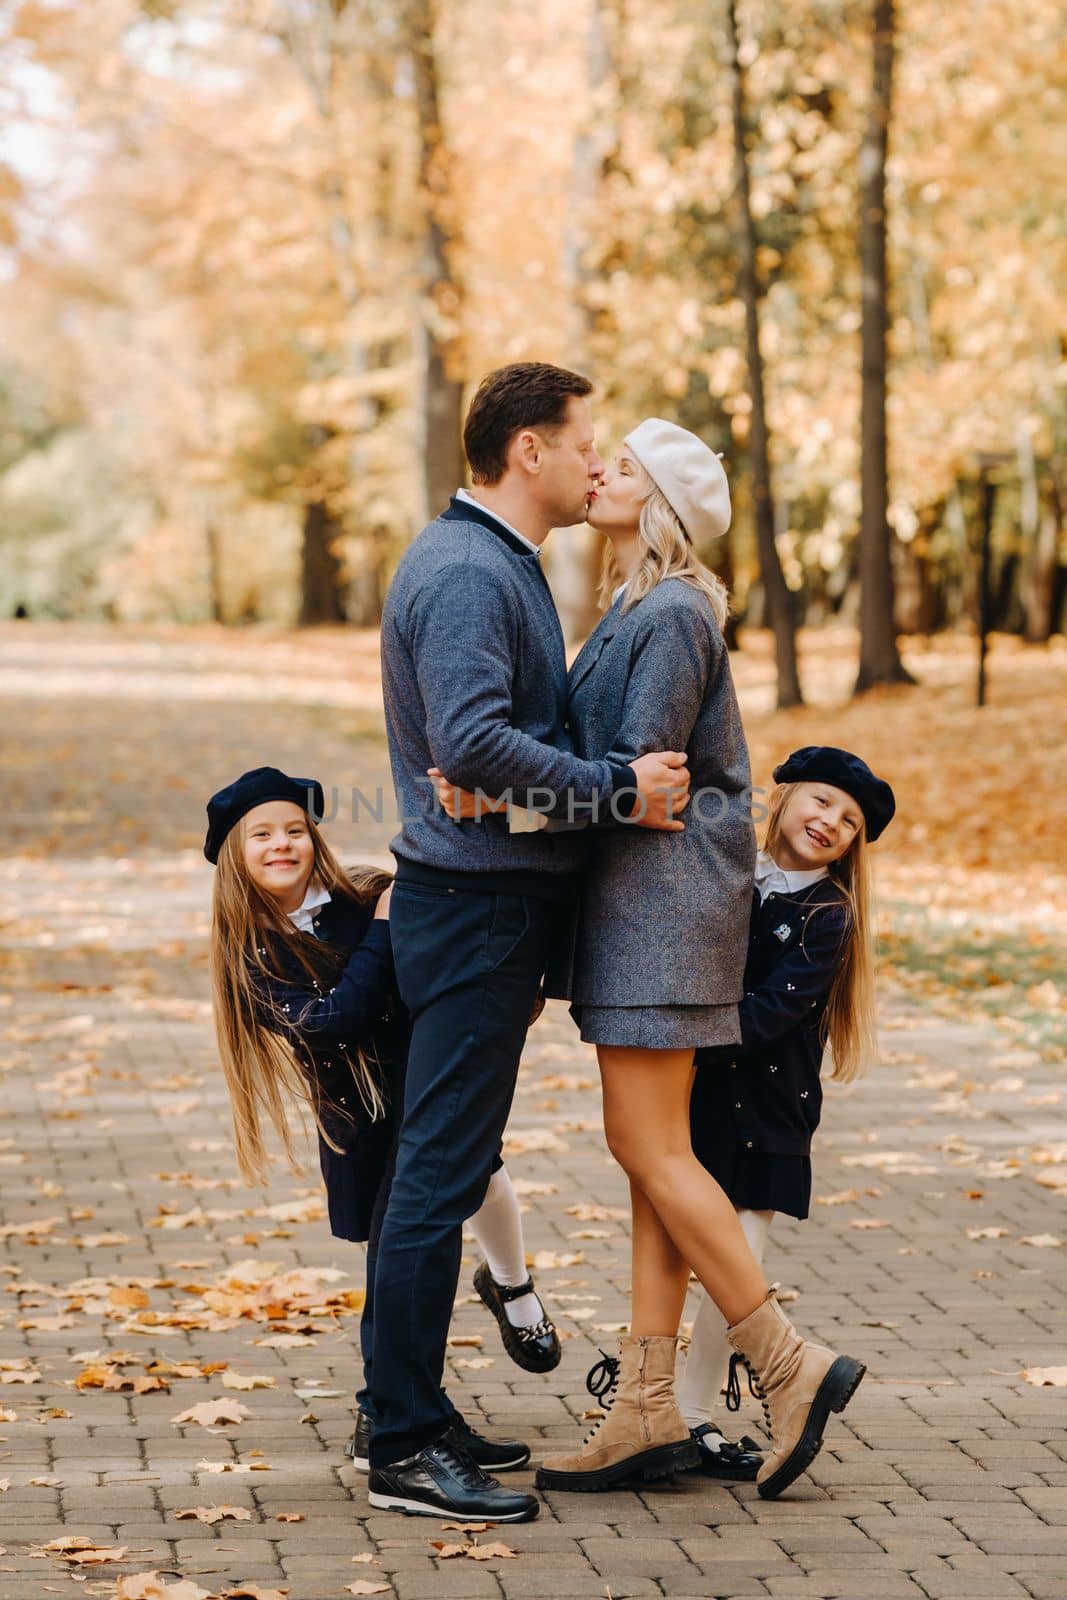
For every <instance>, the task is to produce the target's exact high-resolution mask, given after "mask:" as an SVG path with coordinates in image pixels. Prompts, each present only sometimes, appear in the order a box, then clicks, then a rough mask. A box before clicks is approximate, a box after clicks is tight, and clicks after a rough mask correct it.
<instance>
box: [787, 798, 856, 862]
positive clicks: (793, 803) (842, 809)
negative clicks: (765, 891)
mask: <svg viewBox="0 0 1067 1600" xmlns="http://www.w3.org/2000/svg"><path fill="white" fill-rule="evenodd" d="M778 827H779V834H778V840H777V842H776V844H775V848H774V859H775V861H776V863H777V864H778V866H780V867H781V868H782V869H783V871H785V872H811V871H813V870H814V869H815V868H816V867H828V866H829V865H830V864H831V862H834V861H840V859H841V857H842V856H843V855H844V854H845V852H846V851H847V850H848V848H849V846H850V845H851V844H852V841H853V839H855V837H856V835H857V834H858V833H859V832H860V830H861V829H862V827H863V812H862V811H861V810H860V808H859V806H858V805H857V804H856V802H855V800H853V798H852V796H851V795H850V794H846V793H845V791H844V789H835V788H834V785H833V784H832V783H798V784H797V786H796V792H795V793H794V794H792V795H790V797H789V800H788V802H787V803H786V807H785V810H784V811H783V812H782V815H781V818H780V820H779V824H778Z"/></svg>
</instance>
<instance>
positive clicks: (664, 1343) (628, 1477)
mask: <svg viewBox="0 0 1067 1600" xmlns="http://www.w3.org/2000/svg"><path fill="white" fill-rule="evenodd" d="M677 1347H678V1341H677V1339H669V1338H666V1337H665V1336H659V1337H648V1338H635V1337H634V1336H633V1335H632V1334H627V1335H626V1336H625V1337H624V1338H622V1339H620V1340H619V1359H618V1361H615V1360H614V1358H613V1357H610V1356H608V1357H605V1365H606V1367H607V1369H608V1372H609V1374H610V1381H609V1382H608V1384H607V1385H606V1389H607V1390H608V1391H610V1389H612V1388H615V1390H616V1392H615V1397H614V1400H612V1399H610V1398H609V1397H608V1395H607V1394H606V1393H605V1387H598V1386H596V1385H595V1384H594V1382H593V1373H590V1376H589V1379H588V1380H587V1386H588V1388H589V1390H590V1393H591V1394H594V1395H596V1396H597V1398H604V1400H605V1403H606V1404H607V1405H610V1407H611V1410H610V1411H609V1412H608V1414H607V1416H606V1417H605V1418H604V1420H603V1422H599V1423H597V1426H596V1427H595V1428H594V1430H593V1432H592V1433H591V1434H589V1436H588V1437H587V1439H586V1441H585V1443H584V1444H583V1445H582V1447H581V1449H580V1450H575V1451H573V1452H572V1453H571V1454H570V1455H562V1456H549V1457H548V1458H547V1460H546V1461H545V1462H544V1463H543V1465H542V1466H540V1467H538V1469H537V1487H538V1488H539V1489H585V1490H592V1489H610V1488H612V1487H614V1485H616V1484H619V1483H626V1482H630V1481H632V1480H633V1479H634V1478H662V1477H665V1476H666V1475H667V1474H668V1473H670V1472H684V1471H688V1469H689V1468H690V1467H695V1466H697V1465H698V1464H699V1460H700V1454H699V1451H698V1449H697V1447H696V1445H695V1444H694V1443H693V1440H692V1439H691V1437H690V1434H689V1428H688V1427H687V1425H686V1423H685V1421H684V1419H683V1417H682V1414H681V1412H680V1411H679V1410H678V1406H677V1403H676V1401H675V1398H674V1357H675V1351H676V1350H677ZM597 1370H598V1369H597V1368H594V1369H593V1372H596V1371H597ZM616 1384H617V1387H616Z"/></svg>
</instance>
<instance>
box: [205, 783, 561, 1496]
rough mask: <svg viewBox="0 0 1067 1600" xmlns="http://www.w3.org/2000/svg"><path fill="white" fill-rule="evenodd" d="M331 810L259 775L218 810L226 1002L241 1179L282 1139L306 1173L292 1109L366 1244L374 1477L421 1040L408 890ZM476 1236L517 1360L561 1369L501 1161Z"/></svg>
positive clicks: (221, 992) (221, 1014)
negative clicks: (377, 1327) (345, 843)
mask: <svg viewBox="0 0 1067 1600" xmlns="http://www.w3.org/2000/svg"><path fill="white" fill-rule="evenodd" d="M323 799H324V797H323V792H322V788H321V785H319V784H318V783H317V782H315V781H314V780H313V779H304V778H290V777H288V776H287V775H286V774H285V773H282V772H279V771H278V770H277V769H276V768H273V767H259V768H256V769H255V770H254V771H252V772H246V773H244V774H243V775H242V776H241V777H240V778H238V779H237V780H236V781H235V782H234V783H232V784H230V785H228V786H227V787H226V788H225V789H222V790H220V791H219V793H218V794H216V795H214V796H213V797H212V799H211V800H210V801H209V803H208V833H207V840H206V842H205V845H204V853H205V855H206V856H207V858H208V860H209V861H211V862H213V863H214V864H215V865H216V868H217V870H216V875H215V884H214V903H213V913H212V924H211V976H212V998H213V1002H214V1012H215V1028H216V1035H217V1039H218V1047H219V1059H220V1062H221V1064H222V1070H223V1074H224V1076H225V1079H226V1086H227V1089H228V1090H229V1095H230V1104H231V1108H232V1111H233V1125H234V1142H235V1146H236V1152H237V1163H238V1167H239V1169H240V1171H241V1175H242V1176H243V1177H244V1179H245V1180H246V1182H248V1183H250V1184H254V1183H262V1182H264V1181H265V1179H266V1176H267V1174H268V1171H269V1168H270V1156H269V1152H268V1144H267V1138H268V1130H269V1129H273V1131H274V1133H275V1135H276V1136H277V1139H278V1141H279V1143H280V1145H281V1148H282V1151H283V1153H284V1155H285V1156H286V1157H287V1158H288V1161H289V1165H290V1167H291V1168H296V1150H295V1145H294V1142H293V1131H292V1124H291V1120H290V1112H291V1110H292V1108H293V1107H294V1106H295V1107H297V1108H298V1109H300V1110H302V1111H305V1112H308V1113H310V1115H311V1117H312V1119H313V1120H314V1123H315V1127H316V1131H317V1133H318V1147H319V1163H320V1166H321V1169H322V1175H323V1180H324V1182H325V1186H326V1198H327V1207H328V1211H329V1218H330V1228H331V1231H332V1233H333V1234H334V1236H335V1237H336V1238H340V1239H348V1240H354V1241H365V1242H366V1244H367V1292H366V1298H365V1302H364V1309H363V1316H362V1319H361V1323H360V1344H361V1347H362V1353H363V1365H364V1387H363V1388H362V1389H361V1390H360V1391H359V1393H358V1394H357V1396H356V1405H357V1420H356V1428H355V1432H354V1434H353V1436H352V1440H351V1442H350V1444H349V1445H348V1447H347V1452H346V1453H347V1454H348V1455H349V1456H350V1457H351V1458H352V1460H353V1461H354V1464H355V1466H356V1467H357V1468H359V1469H360V1470H362V1471H364V1472H365V1471H367V1470H368V1469H369V1444H370V1434H371V1430H372V1428H373V1403H372V1400H371V1394H370V1366H371V1361H372V1353H373V1316H374V1283H375V1276H376V1267H377V1251H378V1236H379V1234H380V1232H381V1225H382V1221H383V1218H384V1215H385V1207H386V1202H387V1200H388V1196H389V1188H390V1183H391V1181H392V1172H393V1162H394V1155H395V1141H396V1130H397V1122H398V1113H399V1110H400V1106H401V1102H402V1099H403V1081H404V1065H405V1060H406V1055H407V1047H408V1038H409V1031H410V1030H409V1022H408V1017H407V1014H406V1012H405V1010H404V1007H403V1005H402V1004H401V1001H400V998H399V995H398V994H397V992H396V982H395V976H394V972H393V961H392V951H391V945H390V938H389V920H388V918H389V900H390V894H391V889H392V878H391V876H390V874H389V873H387V872H382V871H381V870H380V869H378V868H376V867H369V866H362V867H356V868H353V869H351V870H346V869H345V868H344V867H342V866H341V864H340V863H339V862H338V860H337V859H336V857H335V856H334V854H333V852H332V851H331V850H330V848H329V846H328V845H327V843H326V841H325V839H324V838H323V836H322V834H321V832H320V831H319V828H318V826H317V825H316V822H315V821H314V816H315V815H317V816H322V814H323ZM312 813H313V814H314V815H313V814H312ZM297 1170H299V1169H298V1168H297ZM470 1228H471V1231H472V1232H473V1233H474V1236H475V1238H476V1239H477V1241H478V1243H479V1245H480V1246H481V1249H482V1252H483V1254H484V1256H485V1260H484V1262H483V1263H482V1265H481V1266H480V1267H479V1269H478V1273H477V1275H476V1278H475V1287H476V1288H477V1289H478V1292H479V1294H480V1296H481V1298H482V1299H483V1300H484V1301H485V1303H486V1304H487V1306H488V1307H489V1309H490V1310H491V1311H492V1312H493V1314H494V1316H495V1317H496V1319H497V1322H498V1324H499V1325H500V1331H501V1336H502V1338H503V1341H504V1345H505V1348H506V1349H507V1351H508V1354H509V1355H510V1356H511V1358H512V1360H513V1361H515V1362H516V1363H517V1364H518V1365H519V1366H522V1367H524V1368H525V1369H526V1370H530V1371H547V1370H549V1368H551V1367H552V1366H555V1365H556V1363H558V1361H559V1358H560V1344H559V1337H558V1334H557V1332H556V1329H555V1327H554V1325H553V1324H552V1322H551V1319H550V1318H549V1317H548V1316H547V1314H546V1312H545V1310H544V1307H543V1306H542V1304H541V1301H540V1299H539V1297H538V1295H537V1294H536V1292H535V1290H534V1287H533V1283H532V1281H531V1279H530V1276H529V1273H528V1272H527V1269H526V1252H525V1242H524V1238H523V1229H522V1220H521V1213H520V1209H519V1202H518V1198H517V1196H516V1194H515V1190H514V1188H513V1186H512V1183H511V1179H510V1177H509V1175H508V1172H507V1169H506V1167H505V1166H504V1165H503V1162H502V1161H501V1160H500V1157H499V1154H498V1155H497V1157H496V1159H495V1162H494V1166H493V1173H492V1176H491V1178H490V1182H489V1188H488V1190H487V1192H486V1195H485V1198H484V1200H483V1202H482V1206H481V1208H480V1210H479V1211H478V1212H477V1213H476V1214H475V1216H474V1217H472V1218H471V1219H470ZM453 1428H454V1430H455V1431H456V1435H457V1438H458V1439H459V1441H460V1443H461V1444H462V1445H463V1447H464V1448H465V1449H466V1451H467V1452H468V1454H472V1455H474V1456H475V1458H476V1459H477V1460H478V1462H479V1464H481V1465H483V1466H487V1467H489V1468H490V1469H492V1470H495V1471H504V1470H506V1469H508V1468H514V1467H519V1466H522V1465H523V1464H524V1463H525V1461H526V1460H527V1459H528V1456H529V1451H528V1450H527V1449H526V1446H525V1445H522V1444H520V1443H519V1442H517V1441H515V1440H491V1439H485V1438H482V1437H481V1436H480V1435H478V1434H476V1433H474V1431H473V1430H472V1429H470V1428H469V1427H468V1426H467V1424H466V1423H465V1422H464V1421H463V1418H462V1417H460V1416H459V1414H458V1412H457V1413H456V1414H455V1417H454V1421H453Z"/></svg>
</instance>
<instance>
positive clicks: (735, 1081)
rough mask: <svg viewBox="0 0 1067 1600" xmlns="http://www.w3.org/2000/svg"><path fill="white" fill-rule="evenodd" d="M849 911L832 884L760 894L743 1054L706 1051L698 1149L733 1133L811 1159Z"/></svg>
mask: <svg viewBox="0 0 1067 1600" xmlns="http://www.w3.org/2000/svg"><path fill="white" fill-rule="evenodd" d="M848 925H849V924H848V908H847V904H846V902H845V900H844V897H843V896H842V893H841V890H840V889H839V888H838V887H837V885H836V884H834V883H833V882H832V881H831V880H830V879H828V878H822V879H820V880H819V881H818V882H817V883H813V884H809V885H808V887H807V888H806V889H801V890H798V891H797V892H796V893H795V894H769V895H768V896H767V898H766V900H764V901H763V902H762V904H761V903H760V898H759V893H758V891H754V892H753V905H752V922H751V927H750V933H749V946H748V958H747V960H746V963H745V995H744V999H743V1000H742V1001H741V1004H740V1005H739V1006H738V1018H739V1021H740V1024H741V1043H740V1045H727V1046H722V1047H716V1048H714V1049H705V1050H698V1051H697V1053H696V1063H697V1073H696V1077H695V1079H694V1083H693V1095H692V1099H691V1102H690V1125H691V1130H692V1138H693V1149H694V1151H695V1153H696V1155H697V1157H698V1158H701V1159H702V1157H701V1150H702V1148H706V1147H707V1146H708V1144H709V1142H710V1140H709V1134H710V1130H711V1129H713V1128H721V1126H722V1125H723V1123H724V1122H726V1123H727V1124H728V1125H729V1124H731V1123H732V1125H733V1127H734V1131H735V1133H736V1137H737V1140H738V1144H739V1147H740V1148H741V1149H744V1150H750V1151H759V1152H763V1153H765V1154H768V1155H790V1156H806V1155H808V1154H809V1153H810V1150H811V1137H812V1134H813V1133H814V1132H815V1130H816V1128H817V1127H818V1125H819V1117H820V1115H821V1112H822V1083H821V1081H820V1077H819V1069H820V1067H821V1065H822V1057H823V1048H824V1045H823V1038H822V1023H823V1015H824V1013H825V1010H826V1001H827V999H828V998H829V994H830V988H831V985H832V983H833V979H834V973H835V971H836V968H837V965H838V961H839V959H840V954H841V949H842V946H843V943H844V940H845V939H846V937H847V934H848Z"/></svg>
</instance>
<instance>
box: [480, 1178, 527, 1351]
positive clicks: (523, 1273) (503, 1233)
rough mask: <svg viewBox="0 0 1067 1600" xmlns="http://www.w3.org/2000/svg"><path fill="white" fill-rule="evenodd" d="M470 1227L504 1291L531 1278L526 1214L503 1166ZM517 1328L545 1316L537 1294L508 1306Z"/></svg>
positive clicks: (510, 1316) (506, 1307) (491, 1182)
mask: <svg viewBox="0 0 1067 1600" xmlns="http://www.w3.org/2000/svg"><path fill="white" fill-rule="evenodd" d="M467 1227H468V1228H469V1229H470V1230H471V1232H472V1233H473V1235H474V1237H475V1239H477V1241H478V1245H479V1248H480V1249H481V1252H482V1254H483V1256H484V1257H485V1259H486V1263H487V1265H488V1267H489V1272H490V1275H491V1277H492V1278H493V1281H494V1282H495V1283H499V1284H500V1286H501V1288H518V1286H519V1284H520V1283H525V1282H526V1280H527V1278H528V1277H529V1276H530V1274H529V1272H528V1271H527V1267H526V1243H525V1240H524V1239H523V1233H522V1212H521V1211H520V1210H519V1197H518V1195H517V1194H516V1193H515V1189H514V1186H513V1184H512V1182H511V1178H510V1177H509V1175H508V1169H507V1167H500V1168H498V1169H497V1171H496V1172H494V1173H493V1176H492V1177H491V1178H490V1179H489V1187H488V1189H487V1190H486V1191H485V1199H484V1200H483V1201H482V1204H481V1207H480V1209H479V1210H477V1211H476V1212H475V1213H474V1215H473V1217H471V1219H470V1221H469V1222H468V1223H467ZM504 1310H505V1312H506V1314H507V1319H508V1321H509V1322H510V1323H511V1325H512V1327H513V1328H531V1327H533V1326H534V1324H535V1323H537V1322H540V1320H541V1318H542V1317H543V1316H544V1311H543V1310H542V1307H541V1302H540V1300H538V1298H537V1296H536V1295H535V1294H524V1295H520V1297H519V1298H518V1299H517V1300H507V1301H505V1303H504Z"/></svg>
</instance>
